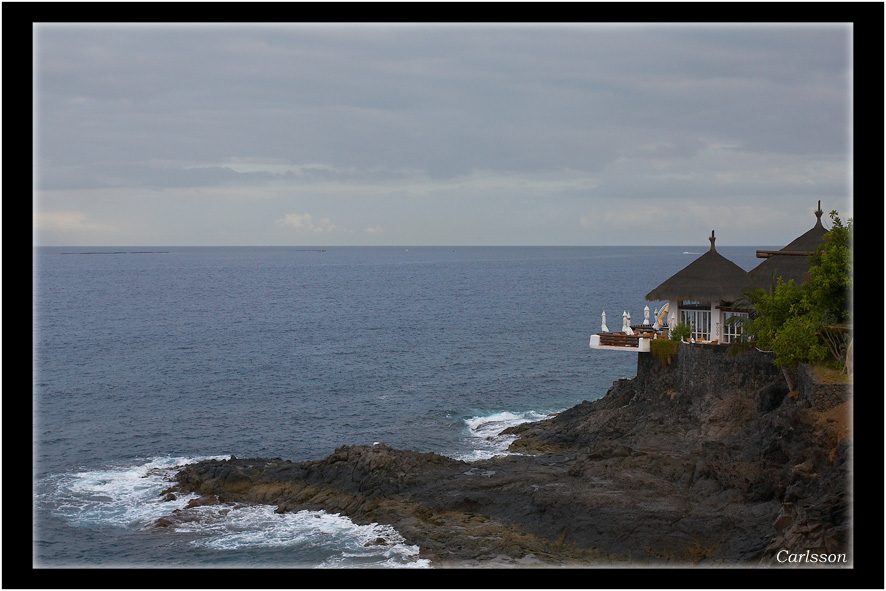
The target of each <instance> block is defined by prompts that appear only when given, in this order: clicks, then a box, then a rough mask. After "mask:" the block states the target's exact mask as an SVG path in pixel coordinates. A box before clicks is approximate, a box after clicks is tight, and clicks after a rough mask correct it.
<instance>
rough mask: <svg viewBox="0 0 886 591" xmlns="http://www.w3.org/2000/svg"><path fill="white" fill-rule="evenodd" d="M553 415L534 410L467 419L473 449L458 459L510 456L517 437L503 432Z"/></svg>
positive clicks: (468, 433) (469, 459) (466, 425)
mask: <svg viewBox="0 0 886 591" xmlns="http://www.w3.org/2000/svg"><path fill="white" fill-rule="evenodd" d="M552 414H554V413H551V412H542V411H534V410H529V411H523V412H509V411H500V412H494V413H491V414H488V415H481V416H474V417H471V418H468V419H465V421H464V422H465V427H466V433H467V436H468V438H469V440H470V441H469V443H470V446H471V448H472V449H471V451H469V452H467V453H464V454H460V455H459V456H458V457H456V459H459V460H464V461H467V462H471V461H477V460H485V459H489V458H492V457H497V456H506V455H509V454H511V453H512V452H509V451H508V447H509V446H510V445H511V443H513V442H514V441H515V440H516V439H517V436H516V435H502V434H501V432H502V431H504V430H505V429H507V428H508V427H513V426H515V425H519V424H521V423H528V422H531V421H540V420H543V419H547V418H550V416H551V415H552Z"/></svg>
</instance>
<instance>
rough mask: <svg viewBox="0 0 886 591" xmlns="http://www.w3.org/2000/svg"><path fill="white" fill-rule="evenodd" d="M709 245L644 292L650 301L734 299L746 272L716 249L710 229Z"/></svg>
mask: <svg viewBox="0 0 886 591" xmlns="http://www.w3.org/2000/svg"><path fill="white" fill-rule="evenodd" d="M709 240H710V241H711V249H710V250H709V251H708V252H706V253H704V254H703V255H701V256H700V257H698V258H697V259H695V260H694V261H692V262H691V263H689V264H688V265H686V267H684V268H683V269H682V270H681V271H678V272H677V273H675V274H674V275H672V276H671V277H670V278H669V279H667V280H666V281H665V282H664V283H662V284H661V285H659V286H658V287H656V288H655V289H653V290H652V291H650V292H649V293H647V294H646V299H647V300H651V301H662V300H698V301H702V302H719V301H720V300H724V301H727V302H734V301H735V300H737V299H738V297H739V296H740V295H741V291H742V289H744V288H745V287H746V286H747V285H748V274H747V272H746V271H745V270H744V269H742V268H741V267H739V266H738V265H736V264H735V263H733V262H732V261H730V260H729V259H727V258H726V257H724V256H723V255H721V254H720V253H718V252H717V249H716V248H715V247H714V241H715V238H714V232H713V231H712V232H711V237H710V238H709Z"/></svg>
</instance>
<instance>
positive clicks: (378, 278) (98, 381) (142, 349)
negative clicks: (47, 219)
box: [33, 247, 760, 586]
mask: <svg viewBox="0 0 886 591" xmlns="http://www.w3.org/2000/svg"><path fill="white" fill-rule="evenodd" d="M756 248H757V247H718V251H719V252H720V253H721V254H723V255H724V256H726V257H727V258H729V259H730V260H732V261H733V262H735V263H736V264H738V265H739V266H741V267H743V268H745V269H750V268H752V267H754V266H756V264H758V263H759V262H760V261H759V259H756V258H755V250H756ZM706 250H707V249H703V248H699V247H694V248H693V247H408V248H406V247H325V248H314V247H303V248H300V247H114V248H96V247H39V248H35V249H34V258H33V263H34V275H33V289H34V297H33V475H34V477H33V498H34V504H33V529H34V533H33V567H34V568H38V569H53V568H66V569H70V568H94V567H102V568H122V567H126V568H152V567H153V568H195V567H197V568H199V567H209V568H224V567H241V568H242V567H246V568H250V567H262V568H278V567H285V568H331V569H338V568H428V567H430V565H429V563H428V562H427V561H426V560H424V559H422V558H420V557H419V553H418V548H417V547H415V546H411V545H409V544H408V543H407V542H406V541H405V540H403V538H402V537H401V536H400V535H399V533H398V532H396V531H395V530H393V529H392V528H390V527H389V526H385V525H380V524H374V525H356V524H354V523H352V522H351V521H350V520H349V519H347V517H345V516H342V515H336V514H327V513H324V512H307V511H302V512H297V513H287V514H276V513H274V507H269V506H256V507H242V506H224V505H216V506H208V507H204V508H203V511H204V514H203V517H202V519H200V520H198V521H194V522H190V523H187V524H182V525H180V526H177V527H174V528H173V527H163V528H157V527H152V524H153V522H154V521H155V520H157V519H158V518H160V517H163V516H165V515H168V514H170V513H171V512H172V511H173V510H175V509H177V508H181V507H183V506H184V505H185V504H187V502H188V501H189V500H190V499H191V498H193V497H189V496H181V497H178V498H177V499H176V500H172V501H164V500H163V498H162V496H161V494H160V493H161V491H163V490H164V489H165V488H167V487H169V486H170V485H171V484H172V483H171V478H172V475H173V474H174V473H175V471H176V467H178V466H181V465H183V464H186V463H190V462H196V461H199V460H201V459H205V458H227V457H230V456H231V455H236V456H237V457H253V456H262V457H280V458H283V459H288V460H292V461H303V460H310V459H317V458H322V457H324V456H326V455H328V454H330V453H332V452H333V450H334V449H335V448H336V447H338V446H341V445H369V444H372V443H375V442H381V443H384V444H386V445H389V446H391V447H395V448H404V449H412V450H417V451H422V452H436V453H439V454H443V455H447V456H450V457H454V458H458V459H463V460H466V461H472V460H477V459H482V458H488V457H492V456H494V455H496V454H504V453H507V452H506V449H507V446H508V444H509V443H510V439H509V438H507V437H502V436H500V435H499V433H500V432H501V431H502V430H503V429H504V428H506V427H508V426H511V425H514V424H517V423H520V422H524V421H533V420H539V419H542V418H545V417H547V416H549V415H551V414H553V413H557V412H560V411H562V410H564V409H566V408H569V407H571V406H574V405H576V404H578V403H580V402H582V401H584V400H595V399H598V398H600V397H602V396H603V395H604V394H605V393H606V391H607V390H608V388H609V387H610V386H611V385H612V383H613V381H615V380H617V379H619V378H624V377H633V376H634V375H635V373H636V356H635V354H632V353H622V352H611V351H592V350H591V349H590V348H589V347H588V340H589V337H590V335H591V334H592V333H594V332H597V331H599V330H600V326H601V313H602V312H604V311H605V312H606V314H607V318H608V322H607V324H608V325H609V327H610V328H611V329H613V330H617V329H618V328H616V327H620V326H621V320H622V313H623V312H624V311H627V312H629V313H630V314H631V320H632V322H633V323H635V324H636V323H639V322H640V321H641V320H642V319H643V308H644V306H646V305H648V306H649V308H650V312H652V311H654V309H655V308H656V307H658V306H661V305H663V304H664V302H646V301H645V300H644V298H643V296H644V295H645V294H646V293H647V292H649V291H650V290H652V289H653V288H654V287H656V286H657V285H658V284H660V283H661V282H662V281H664V280H665V279H667V278H668V277H670V276H671V275H672V274H674V273H675V272H677V271H678V270H680V269H681V268H683V267H684V266H685V265H687V264H688V263H690V262H691V261H692V260H694V259H695V258H697V256H698V255H699V254H701V253H703V252H705V251H706ZM379 537H381V538H384V539H385V540H387V541H388V544H386V545H378V544H367V542H371V541H374V540H376V539H377V538H379ZM148 586H153V585H148Z"/></svg>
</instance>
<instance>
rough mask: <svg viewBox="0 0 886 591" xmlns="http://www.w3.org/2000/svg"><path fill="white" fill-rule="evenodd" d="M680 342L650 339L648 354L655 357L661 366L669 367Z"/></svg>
mask: <svg viewBox="0 0 886 591" xmlns="http://www.w3.org/2000/svg"><path fill="white" fill-rule="evenodd" d="M679 346H680V341H678V340H676V339H652V340H651V341H649V352H650V353H652V354H653V355H655V357H656V358H657V359H658V361H659V363H661V364H662V365H670V364H671V360H672V359H673V358H674V355H676V354H677V348H678V347H679Z"/></svg>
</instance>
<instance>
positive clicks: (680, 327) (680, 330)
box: [671, 322, 692, 341]
mask: <svg viewBox="0 0 886 591" xmlns="http://www.w3.org/2000/svg"><path fill="white" fill-rule="evenodd" d="M691 335H692V327H691V326H689V325H688V324H684V323H682V322H681V323H680V324H677V325H676V326H674V328H673V329H671V340H672V341H685V340H686V339H688V338H689V337H690V336H691Z"/></svg>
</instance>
